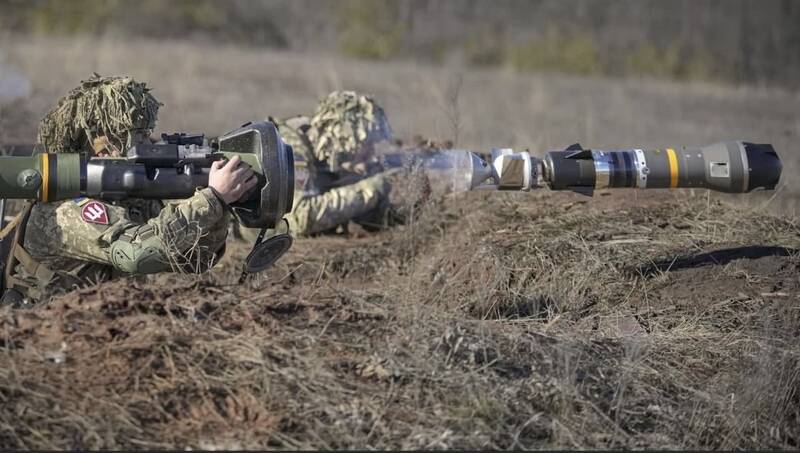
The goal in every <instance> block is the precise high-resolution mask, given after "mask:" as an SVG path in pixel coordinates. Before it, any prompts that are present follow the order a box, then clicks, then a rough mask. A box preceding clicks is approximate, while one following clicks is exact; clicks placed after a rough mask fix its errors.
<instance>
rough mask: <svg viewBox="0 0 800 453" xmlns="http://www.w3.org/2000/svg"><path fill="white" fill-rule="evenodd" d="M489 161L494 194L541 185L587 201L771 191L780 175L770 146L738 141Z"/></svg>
mask: <svg viewBox="0 0 800 453" xmlns="http://www.w3.org/2000/svg"><path fill="white" fill-rule="evenodd" d="M492 160H493V166H492V167H493V175H492V179H494V181H495V183H496V185H497V188H498V189H501V190H529V189H532V188H536V187H541V186H544V185H546V186H548V187H549V188H550V189H553V190H572V191H575V192H579V193H584V194H587V195H590V194H591V193H592V192H593V191H594V190H595V189H608V188H639V189H676V188H707V189H711V190H715V191H719V192H728V193H745V192H750V191H752V190H754V189H756V188H764V189H774V188H775V186H776V185H777V184H778V181H779V180H780V175H781V170H782V166H781V161H780V159H779V158H778V155H777V153H776V152H775V150H774V149H773V148H772V145H768V144H754V143H749V142H742V141H730V142H722V143H716V144H713V145H709V146H704V147H679V148H666V149H652V150H643V149H630V150H612V151H603V150H589V149H582V148H581V147H580V146H579V145H573V146H572V147H570V148H569V149H567V150H564V151H550V152H548V153H547V154H546V155H545V157H544V159H541V160H540V159H536V158H534V157H531V156H530V155H529V154H528V153H527V152H513V151H511V150H495V151H494V152H493V157H492Z"/></svg>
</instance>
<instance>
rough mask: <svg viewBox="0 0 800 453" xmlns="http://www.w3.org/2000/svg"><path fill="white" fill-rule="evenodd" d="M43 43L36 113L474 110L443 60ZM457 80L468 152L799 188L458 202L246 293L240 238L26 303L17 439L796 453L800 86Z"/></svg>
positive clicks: (197, 123)
mask: <svg viewBox="0 0 800 453" xmlns="http://www.w3.org/2000/svg"><path fill="white" fill-rule="evenodd" d="M46 43H47V45H46V46H45V45H42V44H43V43H42V42H36V43H21V42H20V43H16V44H15V45H14V46H13V47H11V48H10V51H9V60H10V61H13V62H14V63H15V64H17V65H19V67H22V68H23V69H24V70H25V71H26V72H27V73H29V74H32V78H33V80H34V87H35V88H34V90H35V95H34V96H35V97H34V98H32V99H31V100H30V102H29V103H28V104H27V105H26V106H25V108H27V109H29V110H28V112H29V113H28V114H30V115H34V116H35V115H38V114H39V113H40V112H42V111H43V109H44V105H45V104H47V103H49V102H52V99H53V98H54V97H55V96H56V95H57V94H58V93H60V92H63V91H64V90H66V88H68V87H69V86H71V85H74V84H75V82H76V81H77V80H78V79H79V78H81V77H84V74H85V73H86V72H88V71H89V70H92V69H96V70H99V71H102V72H105V73H111V72H132V73H133V74H134V75H136V76H137V77H139V78H141V79H143V80H148V81H149V82H150V83H151V84H153V85H154V86H155V87H156V94H157V95H158V96H159V97H160V98H162V100H164V101H165V103H166V104H167V107H165V109H164V110H163V114H162V120H163V122H162V125H163V127H165V128H167V129H173V128H176V129H190V130H198V129H199V130H206V131H209V132H214V133H216V132H220V131H222V130H224V129H225V128H228V127H230V126H233V125H235V124H236V123H239V122H242V121H243V120H244V119H250V118H257V117H260V116H264V115H266V114H267V113H272V114H278V115H280V114H289V113H295V112H298V111H307V110H309V109H310V108H311V106H312V105H313V101H314V98H315V97H317V96H318V95H320V94H322V93H324V92H325V91H327V90H328V89H330V88H334V87H340V86H349V87H355V88H359V89H365V90H369V91H373V92H376V93H377V94H378V95H379V97H380V98H381V99H384V100H385V103H386V104H387V110H388V111H389V112H390V114H392V118H393V120H394V123H395V124H396V125H397V129H398V132H400V133H402V134H405V135H407V136H408V135H410V133H411V132H421V133H424V134H428V135H434V136H440V137H441V136H443V135H444V136H446V135H447V134H450V133H451V132H452V131H453V128H454V125H455V123H456V122H454V121H453V118H454V117H453V115H452V114H448V113H447V112H448V110H447V109H448V106H449V105H452V104H453V101H452V87H453V86H454V85H453V83H454V82H453V80H457V79H453V73H452V72H448V71H446V70H438V69H431V68H415V67H408V66H405V65H394V64H386V65H375V66H371V65H365V64H361V63H359V64H355V63H354V64H350V63H347V62H341V61H333V60H326V59H324V58H321V59H319V60H317V61H316V64H314V63H311V62H310V61H309V60H308V59H307V58H306V57H301V56H296V55H286V54H263V53H259V54H256V53H253V52H244V51H241V50H238V49H233V48H211V49H204V50H205V53H204V54H203V56H202V58H201V57H200V56H199V55H198V54H197V53H196V51H197V50H198V49H197V48H194V47H191V46H188V45H184V44H169V45H160V46H159V47H158V49H157V50H158V52H157V53H156V48H155V47H154V46H153V45H152V44H149V43H131V44H130V46H128V47H126V48H124V49H123V50H122V51H119V52H117V51H112V50H109V49H111V48H112V47H111V46H112V44H110V43H101V44H100V45H101V47H103V46H108V47H103V48H105V49H106V50H104V51H101V52H98V53H86V54H85V55H83V56H82V59H80V60H79V61H73V57H74V56H77V55H79V54H80V52H79V49H81V47H80V46H81V45H84V44H83V43H81V42H67V43H57V42H52V41H48V42H46ZM134 55H136V56H138V55H147V56H148V57H149V58H150V59H148V60H141V59H137V58H133V56H134ZM181 55H183V56H184V57H183V60H182V61H183V63H184V65H183V66H181V65H177V64H176V63H175V62H177V61H181V60H180V59H179V58H178V57H179V56H181ZM211 55H213V56H214V58H212V57H210V56H211ZM156 56H158V57H159V59H158V60H156V59H155V57H156ZM165 61H166V62H172V63H170V65H169V66H167V65H166V63H164V62H165ZM44 62H49V64H50V65H51V66H52V67H57V68H61V70H62V72H63V77H60V78H54V77H51V78H48V77H45V76H44V75H37V74H40V73H39V72H38V71H39V70H41V68H42V67H44ZM223 63H224V64H223ZM230 67H235V68H237V70H236V71H231V70H230V69H223V68H230ZM34 68H38V69H36V70H35V69H34ZM312 69H313V70H312ZM176 75H181V77H176ZM225 76H229V77H234V78H236V79H237V80H236V84H235V86H234V87H233V88H232V87H231V86H229V85H227V84H226V83H225V80H224V78H225ZM462 76H463V85H461V82H460V83H459V86H460V88H459V93H460V95H459V96H460V98H459V99H458V106H459V107H460V108H461V109H463V110H462V111H461V113H459V114H458V121H457V123H458V127H457V129H458V134H459V141H460V142H461V144H462V145H464V146H478V147H486V146H488V145H489V144H491V143H495V144H496V143H498V142H502V143H503V144H509V145H530V146H532V147H536V148H538V147H540V146H545V145H553V144H565V143H567V142H570V141H575V140H577V139H580V140H581V141H587V143H589V142H590V143H592V144H597V145H609V144H617V145H620V146H622V145H628V144H636V143H641V144H653V145H660V144H667V143H676V142H685V143H703V142H707V141H709V142H710V141H714V140H719V139H725V138H733V137H746V138H751V139H753V140H764V141H772V142H773V143H775V145H776V148H778V149H779V152H781V153H782V155H783V157H784V159H785V160H787V161H788V163H787V167H788V168H787V170H788V171H787V172H786V173H785V178H784V182H783V187H784V189H782V191H781V192H780V193H779V194H778V196H777V197H776V198H775V199H773V200H771V201H769V202H767V201H768V200H767V199H766V198H756V199H757V200H758V201H757V202H745V199H744V198H725V199H724V201H721V198H720V197H718V196H716V195H715V196H712V197H706V196H705V194H704V193H703V194H702V196H701V194H700V192H698V193H697V196H693V194H691V193H690V192H682V193H669V194H665V193H652V192H647V193H622V192H605V193H601V194H598V196H596V197H595V198H593V199H587V198H583V197H580V196H578V195H573V194H563V193H544V192H542V193H537V194H512V193H505V194H497V193H488V192H476V193H468V194H460V195H456V196H451V197H448V198H446V199H444V200H434V201H433V202H432V203H431V204H429V205H427V206H426V207H424V208H423V209H422V210H421V211H420V212H418V213H417V217H416V219H415V220H414V221H413V222H411V223H410V224H408V225H405V226H403V227H398V228H395V229H393V230H391V231H387V232H383V233H377V234H367V233H363V232H354V233H353V234H352V235H351V236H349V237H336V236H334V237H322V238H314V239H305V240H300V241H297V243H296V245H295V247H294V248H293V249H292V250H291V251H290V253H289V255H288V256H286V257H285V258H283V259H282V260H281V261H279V263H278V264H277V266H276V267H275V268H274V269H271V270H269V271H267V272H266V273H265V274H264V275H261V276H257V277H256V278H254V279H253V280H252V281H250V282H249V283H248V284H246V285H235V284H233V283H234V282H235V281H236V279H237V277H238V272H239V270H240V268H239V266H240V263H241V259H242V258H243V257H244V255H245V253H246V251H247V250H245V247H244V246H243V245H241V244H232V247H231V250H230V253H229V255H228V256H226V257H225V259H224V260H223V261H222V262H221V263H220V264H219V265H218V266H217V267H216V268H215V269H213V270H212V271H211V272H210V273H208V274H206V275H203V276H200V277H188V276H168V275H162V276H157V277H152V278H148V279H140V280H133V279H130V280H123V281H121V282H114V283H110V284H104V285H100V286H98V287H93V288H87V289H85V290H81V291H78V292H74V293H71V294H69V295H66V296H63V297H61V298H59V299H58V300H56V301H55V302H54V303H53V304H52V305H50V306H48V307H47V308H45V309H40V310H27V311H26V310H18V311H13V310H11V309H9V308H5V309H4V310H3V311H2V313H0V341H2V344H3V347H2V348H0V401H1V402H2V409H0V446H2V447H4V448H36V449H65V448H81V449H92V448H173V449H178V448H186V447H191V448H206V449H213V448H305V449H310V448H380V449H385V448H395V449H396V448H405V449H413V448H426V449H433V448H609V447H614V448H643V447H648V448H714V449H716V448H744V449H755V448H759V449H781V448H782V449H796V448H798V441H799V440H800V430H799V429H798V426H800V413H798V409H797V408H798V407H800V360H798V358H800V346H798V345H799V344H800V343H798V332H800V314H798V308H797V307H798V306H800V257H799V256H798V250H800V222H798V220H797V218H796V217H794V216H793V212H794V211H793V209H796V201H795V200H796V199H794V198H792V195H793V194H794V193H795V192H794V188H795V187H796V186H794V185H793V184H796V180H794V179H793V178H792V177H791V169H792V168H796V167H795V166H796V165H797V163H796V162H797V161H796V159H794V158H792V157H788V159H787V156H791V154H790V151H789V148H788V144H789V143H790V142H791V141H792V140H793V139H796V138H797V135H798V134H799V133H800V130H798V123H797V121H798V120H797V112H796V107H794V105H796V95H794V94H790V93H780V92H773V91H761V90H737V91H732V90H728V89H722V88H715V87H710V86H701V85H693V86H688V87H680V86H676V85H669V84H653V83H643V82H630V83H619V82H612V81H607V80H582V79H571V78H544V77H541V78H540V77H533V78H519V77H516V76H511V75H508V74H503V73H495V72H464V73H463V75H462ZM478 88H480V89H478ZM197 93H213V94H214V96H209V97H200V96H198V95H197ZM520 93H523V94H520ZM437 96H439V97H438V98H437ZM431 104H434V105H435V107H432V108H430V109H424V108H421V106H428V105H431ZM237 118H238V119H237ZM531 125H533V126H531ZM26 128H27V129H26ZM9 132H12V133H13V134H17V135H16V136H18V137H24V136H26V134H29V133H30V129H29V126H25V127H20V128H16V129H14V130H13V131H9ZM776 206H782V207H783V208H784V209H783V211H784V212H777V213H776V212H775V209H774V208H775V207H776Z"/></svg>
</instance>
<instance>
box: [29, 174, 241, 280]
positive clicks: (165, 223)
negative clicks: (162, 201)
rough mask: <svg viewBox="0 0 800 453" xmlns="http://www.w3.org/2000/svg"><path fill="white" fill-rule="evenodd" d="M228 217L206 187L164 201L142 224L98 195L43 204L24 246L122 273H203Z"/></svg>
mask: <svg viewBox="0 0 800 453" xmlns="http://www.w3.org/2000/svg"><path fill="white" fill-rule="evenodd" d="M228 221H229V214H228V213H227V212H226V210H225V208H224V205H223V203H222V201H221V200H220V199H219V198H218V197H217V195H216V194H215V193H214V192H213V191H212V190H211V189H208V188H206V189H202V190H199V191H197V192H196V193H195V194H194V195H193V196H192V197H191V198H188V199H186V200H181V201H177V202H172V203H168V204H167V205H166V206H165V207H164V208H163V209H162V210H161V211H160V212H159V214H158V216H156V217H154V218H152V219H150V220H148V221H147V222H146V223H138V222H134V221H132V220H131V219H130V217H129V216H128V213H127V209H126V208H124V207H121V206H113V205H107V204H105V203H103V202H101V201H98V200H92V199H80V200H75V201H66V202H63V203H43V204H37V205H36V206H34V209H33V211H32V212H31V217H30V220H29V222H28V228H27V229H26V234H25V248H26V249H27V250H28V252H29V253H31V254H32V255H34V256H36V257H64V258H72V259H76V260H82V261H89V262H94V263H100V264H106V265H111V266H113V267H114V268H116V269H117V270H119V271H122V272H124V273H134V274H149V273H154V272H168V271H181V272H202V271H204V270H206V269H208V268H209V267H210V266H211V265H213V263H214V261H215V257H217V258H218V257H219V255H221V253H222V252H223V251H224V245H225V239H226V236H227V224H228Z"/></svg>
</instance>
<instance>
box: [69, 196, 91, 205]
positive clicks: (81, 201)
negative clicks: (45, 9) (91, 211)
mask: <svg viewBox="0 0 800 453" xmlns="http://www.w3.org/2000/svg"><path fill="white" fill-rule="evenodd" d="M72 201H74V202H75V204H76V205H78V206H83V205H85V204H86V203H88V202H89V199H88V198H86V197H83V196H81V197H77V198H73V199H72Z"/></svg>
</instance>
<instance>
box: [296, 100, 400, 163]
mask: <svg viewBox="0 0 800 453" xmlns="http://www.w3.org/2000/svg"><path fill="white" fill-rule="evenodd" d="M391 137H392V130H391V128H390V127H389V121H388V120H387V118H386V114H385V113H384V111H383V109H382V108H381V107H380V106H378V104H376V103H375V101H374V100H373V99H372V98H371V97H369V96H365V95H362V94H359V93H356V92H355V91H334V92H332V93H331V94H329V95H328V96H327V97H326V98H325V99H323V100H322V102H320V104H319V106H318V107H317V110H316V112H315V113H314V116H313V117H312V118H311V122H310V127H309V129H308V138H309V140H310V141H311V143H312V144H313V154H314V158H315V159H316V160H317V161H318V162H319V163H326V164H327V165H328V168H329V170H330V171H332V172H336V171H338V170H339V168H340V166H341V164H342V163H344V162H347V161H350V162H358V161H363V160H365V159H366V157H369V156H368V155H369V153H371V152H372V150H371V147H370V146H369V145H370V144H374V143H377V142H380V141H381V140H387V139H391Z"/></svg>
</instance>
